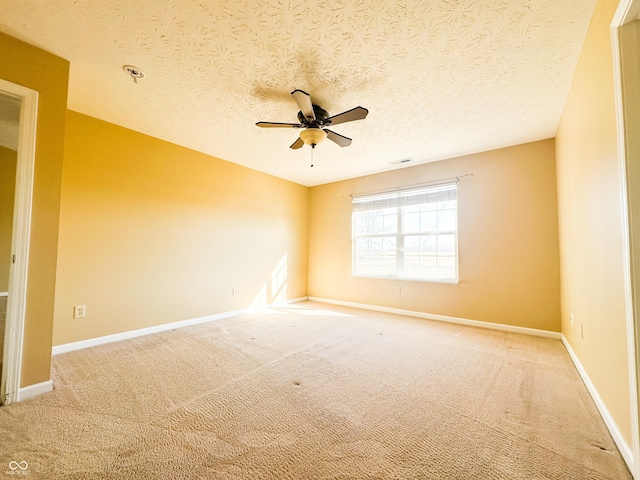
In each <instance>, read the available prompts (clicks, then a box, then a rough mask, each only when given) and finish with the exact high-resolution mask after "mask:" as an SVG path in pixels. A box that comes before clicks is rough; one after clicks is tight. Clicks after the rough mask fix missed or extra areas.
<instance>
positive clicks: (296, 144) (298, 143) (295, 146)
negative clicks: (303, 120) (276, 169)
mask: <svg viewBox="0 0 640 480" xmlns="http://www.w3.org/2000/svg"><path fill="white" fill-rule="evenodd" d="M303 145H304V142H303V141H302V139H301V138H300V137H298V139H297V140H296V141H295V142H293V143H292V144H291V147H289V148H293V149H294V150H296V149H298V148H301V147H302V146H303Z"/></svg>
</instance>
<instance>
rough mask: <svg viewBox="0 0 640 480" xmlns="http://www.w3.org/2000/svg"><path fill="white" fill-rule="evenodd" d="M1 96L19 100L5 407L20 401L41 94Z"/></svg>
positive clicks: (0, 87)
mask: <svg viewBox="0 0 640 480" xmlns="http://www.w3.org/2000/svg"><path fill="white" fill-rule="evenodd" d="M0 93H2V94H4V95H9V96H12V97H14V98H18V99H20V127H19V137H18V158H17V168H16V190H15V202H14V207H13V227H12V228H13V230H12V236H11V267H10V270H9V297H8V300H7V319H6V329H5V341H4V351H3V356H2V378H1V380H0V403H1V404H4V405H6V404H9V403H13V402H17V401H19V400H20V374H21V371H22V345H23V339H24V319H25V311H26V305H27V271H28V266H29V236H30V231H31V199H32V196H33V174H34V166H35V158H36V130H37V117H38V92H36V91H35V90H31V89H30V88H26V87H23V86H21V85H16V84H14V83H11V82H7V81H5V80H2V79H0Z"/></svg>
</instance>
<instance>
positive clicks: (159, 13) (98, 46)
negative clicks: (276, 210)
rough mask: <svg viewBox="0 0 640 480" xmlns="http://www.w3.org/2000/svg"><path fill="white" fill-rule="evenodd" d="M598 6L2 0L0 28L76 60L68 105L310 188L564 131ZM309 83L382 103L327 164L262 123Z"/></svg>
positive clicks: (347, 100) (332, 101)
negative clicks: (127, 68) (130, 70)
mask: <svg viewBox="0 0 640 480" xmlns="http://www.w3.org/2000/svg"><path fill="white" fill-rule="evenodd" d="M595 3H596V0H430V1H426V0H405V1H394V0H366V1H365V0H325V1H323V0H320V1H315V2H309V1H303V0H227V1H225V0H219V1H211V0H2V1H1V6H2V16H1V17H0V30H1V31H3V32H5V33H8V34H10V35H13V36H15V37H17V38H20V39H22V40H25V41H27V42H29V43H32V44H34V45H37V46H39V47H41V48H44V49H46V50H48V51H50V52H53V53H55V54H57V55H59V56H61V57H64V58H66V59H68V60H69V61H70V62H71V73H70V87H69V88H70V90H69V108H70V109H72V110H76V111H78V112H82V113H85V114H88V115H92V116H94V117H98V118H101V119H104V120H107V121H110V122H113V123H116V124H119V125H122V126H125V127H128V128H131V129H134V130H137V131H140V132H143V133H146V134H149V135H153V136H155V137H159V138H162V139H165V140H168V141H171V142H174V143H177V144H180V145H183V146H186V147H189V148H192V149H194V150H199V151H202V152H205V153H208V154H210V155H214V156H217V157H220V158H222V159H225V160H229V161H231V162H235V163H238V164H241V165H245V166H247V167H250V168H254V169H257V170H260V171H263V172H267V173H270V174H273V175H276V176H278V177H282V178H285V179H288V180H292V181H295V182H298V183H300V184H303V185H308V186H311V185H318V184H322V183H327V182H330V181H334V180H339V179H344V178H349V177H355V176H360V175H363V174H368V173H374V172H380V171H384V170H388V169H392V168H402V167H400V166H393V165H390V164H389V162H393V161H397V160H400V159H404V158H407V157H410V158H412V159H413V162H412V163H408V164H405V165H415V164H418V163H424V162H429V161H434V160H439V159H443V158H449V157H453V156H456V155H460V154H464V153H472V152H478V151H484V150H489V149H493V148H497V147H504V146H509V145H514V144H519V143H525V142H530V141H535V140H540V139H544V138H549V137H553V136H555V132H556V128H557V125H558V121H559V119H560V115H561V112H562V108H563V106H564V102H565V99H566V96H567V93H568V90H569V86H570V83H571V79H572V77H573V72H574V70H575V66H576V62H577V59H578V55H579V53H580V49H581V46H582V43H583V40H584V37H585V34H586V30H587V28H588V25H589V21H590V18H591V15H592V13H593V9H594V6H595ZM125 64H132V65H135V66H137V67H139V68H140V69H142V70H143V71H144V72H145V74H146V76H145V77H144V78H143V79H141V80H140V81H139V82H138V83H137V84H136V83H134V82H133V81H132V79H131V78H130V77H129V76H127V74H126V73H124V72H123V70H122V66H123V65H125ZM296 88H299V89H303V90H305V91H307V92H309V93H311V96H312V99H313V101H314V103H317V104H319V105H321V106H322V107H323V108H324V109H326V110H328V111H329V114H331V115H334V114H337V113H340V112H342V111H344V110H348V109H350V108H352V107H355V106H358V105H361V106H364V107H366V108H368V109H369V116H368V117H367V118H366V119H365V120H362V121H358V122H353V123H348V124H343V125H338V126H335V127H333V130H335V131H336V132H337V133H340V134H342V135H346V136H348V137H352V138H353V144H352V145H351V146H350V147H347V148H340V147H338V146H337V145H335V144H333V143H332V142H325V143H323V144H321V145H319V146H318V147H317V149H316V151H315V167H314V168H310V166H309V165H310V149H309V147H306V146H305V147H304V148H302V149H300V150H291V149H289V145H291V144H292V143H293V142H294V140H296V138H297V135H298V131H297V130H289V129H260V128H258V127H256V126H255V122H257V121H259V120H264V121H277V122H296V121H297V120H296V114H297V111H298V108H297V106H296V103H295V102H294V100H293V98H292V97H291V96H290V95H289V93H290V92H291V91H292V90H294V89H296ZM185 168H188V165H185Z"/></svg>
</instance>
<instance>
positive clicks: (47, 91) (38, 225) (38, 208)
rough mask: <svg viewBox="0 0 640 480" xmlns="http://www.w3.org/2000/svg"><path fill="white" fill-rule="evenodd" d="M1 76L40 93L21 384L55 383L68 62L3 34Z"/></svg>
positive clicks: (1, 40) (1, 39)
mask: <svg viewBox="0 0 640 480" xmlns="http://www.w3.org/2000/svg"><path fill="white" fill-rule="evenodd" d="M0 58H1V59H2V61H1V62H0V78H2V79H4V80H7V81H9V82H13V83H16V84H19V85H23V86H25V87H28V88H31V89H33V90H36V91H38V92H39V94H40V96H39V102H38V133H37V138H36V163H35V177H34V186H33V210H32V221H31V243H30V249H29V272H28V290H27V310H26V318H25V330H24V349H23V361H22V379H21V385H22V386H27V385H32V384H35V383H39V382H43V381H47V380H49V379H50V367H51V334H52V329H53V304H54V294H55V278H56V253H57V246H58V219H59V215H60V187H61V182H62V160H63V154H64V131H65V122H66V109H67V86H68V83H69V62H67V61H66V60H64V59H62V58H60V57H57V56H55V55H52V54H50V53H48V52H45V51H44V50H40V49H39V48H36V47H34V46H32V45H29V44H26V43H24V42H21V41H19V40H17V39H15V38H13V37H10V36H8V35H5V34H3V33H0Z"/></svg>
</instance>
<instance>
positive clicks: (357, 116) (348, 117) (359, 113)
mask: <svg viewBox="0 0 640 480" xmlns="http://www.w3.org/2000/svg"><path fill="white" fill-rule="evenodd" d="M368 113H369V110H367V109H366V108H364V107H356V108H352V109H351V110H347V111H346V112H342V113H339V114H337V115H334V116H333V117H329V118H327V119H326V120H325V123H326V124H327V125H338V124H339V123H345V122H353V121H354V120H363V119H365V118H366V117H367V114H368Z"/></svg>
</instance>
